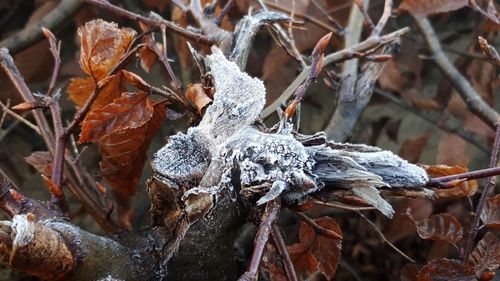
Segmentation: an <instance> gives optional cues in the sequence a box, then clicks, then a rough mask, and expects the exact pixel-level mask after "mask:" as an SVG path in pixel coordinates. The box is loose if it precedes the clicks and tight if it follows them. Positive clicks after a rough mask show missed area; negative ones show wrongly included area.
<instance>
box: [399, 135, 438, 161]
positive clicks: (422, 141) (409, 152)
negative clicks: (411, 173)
mask: <svg viewBox="0 0 500 281" xmlns="http://www.w3.org/2000/svg"><path fill="white" fill-rule="evenodd" d="M430 136H431V134H430V133H428V132H427V133H424V134H423V135H420V136H417V137H414V138H407V139H406V140H405V142H404V143H403V145H402V146H401V150H400V151H399V156H401V158H403V159H406V160H408V162H410V163H416V162H418V159H420V155H421V154H422V151H423V150H424V148H425V146H426V145H427V141H428V140H429V137H430Z"/></svg>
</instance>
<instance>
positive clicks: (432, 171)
mask: <svg viewBox="0 0 500 281" xmlns="http://www.w3.org/2000/svg"><path fill="white" fill-rule="evenodd" d="M423 168H424V169H425V171H426V172H427V174H428V175H429V176H430V177H433V178H436V177H444V176H450V175H456V174H461V173H465V172H468V171H469V169H468V168H467V167H460V166H446V165H423ZM447 187H448V188H435V189H433V190H434V191H435V192H436V196H437V198H460V197H465V196H467V197H471V196H472V195H474V194H476V192H477V181H476V180H470V181H462V180H458V181H454V182H449V183H447Z"/></svg>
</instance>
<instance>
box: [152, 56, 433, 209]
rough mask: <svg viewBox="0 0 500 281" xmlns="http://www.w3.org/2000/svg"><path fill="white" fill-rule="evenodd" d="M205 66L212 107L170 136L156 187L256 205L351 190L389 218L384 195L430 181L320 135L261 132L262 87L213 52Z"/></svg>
mask: <svg viewBox="0 0 500 281" xmlns="http://www.w3.org/2000/svg"><path fill="white" fill-rule="evenodd" d="M205 61H206V65H207V66H208V68H209V71H210V72H211V75H212V77H213V79H214V87H215V95H214V102H213V104H212V105H210V106H209V107H208V108H207V111H206V113H205V116H204V117H203V119H202V120H201V122H200V124H199V125H198V126H196V127H193V128H191V129H189V131H188V132H187V134H183V133H179V134H177V135H175V136H173V137H172V138H171V141H170V142H169V143H168V144H167V145H166V146H165V147H164V148H162V149H160V150H159V151H158V152H157V153H156V154H155V157H154V159H153V161H152V165H153V170H154V178H156V179H157V180H160V181H163V182H164V183H168V184H169V185H173V186H177V187H180V186H184V187H186V188H191V187H193V186H198V187H196V188H194V190H196V189H204V190H207V189H210V190H211V192H212V194H213V195H214V196H215V197H216V194H217V193H219V192H221V191H222V190H229V191H231V194H235V193H234V192H236V193H240V194H242V193H245V194H246V196H245V198H246V200H250V201H251V202H255V201H257V204H263V203H265V202H268V201H270V200H273V199H275V198H277V197H278V196H282V197H283V198H284V199H285V203H287V204H301V203H302V202H303V201H304V200H305V199H306V198H307V197H308V195H310V194H311V193H314V192H317V191H319V190H321V189H324V188H328V189H335V188H340V189H348V190H351V191H352V192H353V193H354V194H355V195H356V196H358V197H361V198H362V199H364V200H366V201H367V202H368V203H370V204H371V205H373V206H374V207H376V208H377V209H378V210H380V211H381V212H382V213H383V214H384V215H386V216H388V217H391V216H392V214H393V213H394V211H393V209H392V207H391V206H390V204H389V203H387V202H386V201H385V200H384V199H383V198H382V197H380V195H379V189H380V188H384V187H387V188H390V187H394V188H408V187H422V186H424V185H425V184H426V182H427V181H428V176H427V174H426V172H425V171H424V170H423V169H422V168H420V167H418V166H416V165H413V164H410V163H408V162H407V161H405V160H403V159H401V158H400V157H398V156H397V155H395V154H393V153H392V152H389V151H384V150H382V149H380V148H377V147H372V146H366V145H355V144H341V143H332V142H328V141H327V140H326V137H325V136H324V134H322V133H318V134H316V135H314V136H303V135H298V134H293V133H292V132H291V131H290V130H283V131H281V132H279V133H269V132H265V131H262V130H259V129H258V128H257V127H256V126H253V125H252V124H253V123H254V122H255V121H256V120H257V118H258V115H259V113H260V112H261V110H262V108H263V106H264V100H265V88H264V86H263V84H262V82H261V81H260V80H258V79H256V78H253V79H252V78H251V77H250V76H248V74H246V73H244V72H242V71H240V70H239V68H238V66H237V65H236V64H235V63H234V62H231V61H229V60H227V59H226V58H225V57H224V55H223V54H222V52H220V51H219V50H218V49H216V48H214V49H213V54H212V55H209V56H208V57H207V58H206V59H205ZM187 183H190V184H189V185H187ZM266 184H267V185H266ZM188 186H189V187H188ZM254 186H266V188H264V189H259V188H257V189H253V188H252V187H254ZM249 190H250V191H249ZM181 192H183V191H181ZM189 192H193V190H191V191H189ZM252 193H254V196H252ZM248 194H250V196H248ZM236 196H238V195H236Z"/></svg>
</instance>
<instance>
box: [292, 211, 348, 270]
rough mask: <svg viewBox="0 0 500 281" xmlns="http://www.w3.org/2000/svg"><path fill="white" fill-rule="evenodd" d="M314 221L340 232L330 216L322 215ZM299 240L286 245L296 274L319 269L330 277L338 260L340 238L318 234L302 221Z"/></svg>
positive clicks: (340, 246) (340, 245)
mask: <svg viewBox="0 0 500 281" xmlns="http://www.w3.org/2000/svg"><path fill="white" fill-rule="evenodd" d="M314 221H315V222H316V223H317V224H318V225H319V226H321V227H323V228H325V229H327V230H330V231H333V232H335V233H337V234H340V235H341V233H342V231H341V229H340V226H339V225H338V224H337V223H336V222H335V220H333V219H332V218H329V217H323V218H320V219H315V220H314ZM299 240H300V243H296V244H293V245H291V246H289V247H288V252H289V254H290V258H291V259H292V262H293V264H294V266H295V270H296V272H297V274H298V275H300V276H302V277H307V276H310V275H311V274H312V273H314V272H316V271H319V272H321V273H322V274H323V275H325V277H326V278H327V279H328V280H330V279H332V278H333V275H334V274H335V271H336V270H337V265H338V263H339V260H340V250H341V248H342V240H341V239H332V238H327V237H325V236H322V235H318V234H316V232H315V231H314V230H313V229H312V228H311V227H310V226H309V225H307V224H306V223H304V222H301V224H300V229H299Z"/></svg>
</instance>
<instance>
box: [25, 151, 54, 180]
mask: <svg viewBox="0 0 500 281" xmlns="http://www.w3.org/2000/svg"><path fill="white" fill-rule="evenodd" d="M24 160H26V162H27V163H28V164H30V165H31V166H33V167H34V168H35V169H36V170H37V171H38V172H40V173H41V174H42V175H51V174H52V161H53V158H52V155H51V154H50V152H48V151H35V152H33V153H31V155H30V156H28V157H25V158H24Z"/></svg>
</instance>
